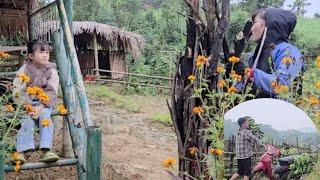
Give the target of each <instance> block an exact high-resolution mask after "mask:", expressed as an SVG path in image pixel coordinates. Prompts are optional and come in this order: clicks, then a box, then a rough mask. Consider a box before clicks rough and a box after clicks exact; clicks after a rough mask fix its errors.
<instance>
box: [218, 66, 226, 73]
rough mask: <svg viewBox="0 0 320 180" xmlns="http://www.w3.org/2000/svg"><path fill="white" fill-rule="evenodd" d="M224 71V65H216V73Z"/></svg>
mask: <svg viewBox="0 0 320 180" xmlns="http://www.w3.org/2000/svg"><path fill="white" fill-rule="evenodd" d="M224 71H225V69H224V67H223V66H218V67H217V73H219V74H221V73H223V72H224Z"/></svg>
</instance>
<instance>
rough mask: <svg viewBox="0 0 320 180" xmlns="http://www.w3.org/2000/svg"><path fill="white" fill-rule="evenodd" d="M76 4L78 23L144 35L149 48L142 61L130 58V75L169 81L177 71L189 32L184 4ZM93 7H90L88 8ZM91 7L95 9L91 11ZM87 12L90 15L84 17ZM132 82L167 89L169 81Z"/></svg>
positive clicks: (125, 0)
mask: <svg viewBox="0 0 320 180" xmlns="http://www.w3.org/2000/svg"><path fill="white" fill-rule="evenodd" d="M82 1H84V0H79V1H77V2H76V1H75V4H74V11H75V19H76V20H95V21H98V22H101V23H106V24H110V25H115V26H117V27H120V28H123V29H125V30H128V31H133V32H136V33H139V34H141V35H142V36H143V37H144V38H145V40H146V45H145V47H144V51H143V53H142V56H141V58H140V59H139V60H133V58H132V57H131V56H130V55H129V56H128V57H127V58H126V59H127V66H128V70H129V72H133V73H139V74H147V75H158V76H164V77H169V76H170V75H171V74H170V67H171V72H173V71H174V67H175V66H174V61H175V60H176V55H177V54H178V53H179V52H181V51H182V50H183V49H184V46H185V37H184V35H183V33H185V32H186V24H185V17H183V16H180V15H178V14H177V12H180V13H184V11H185V4H184V2H183V1H180V0H105V1H103V0H94V1H90V3H87V2H86V3H83V2H82ZM89 6H90V7H89ZM92 7H95V8H93V9H92ZM86 9H90V10H91V11H89V12H86V13H83V11H85V10H86ZM129 81H130V82H139V83H144V82H146V81H147V82H148V83H150V84H157V85H168V82H167V81H159V80H155V79H148V80H145V79H143V78H133V77H132V78H130V79H129ZM128 90H129V91H130V92H138V93H141V92H151V93H153V92H154V91H158V90H156V89H154V88H153V89H150V88H146V87H129V88H128Z"/></svg>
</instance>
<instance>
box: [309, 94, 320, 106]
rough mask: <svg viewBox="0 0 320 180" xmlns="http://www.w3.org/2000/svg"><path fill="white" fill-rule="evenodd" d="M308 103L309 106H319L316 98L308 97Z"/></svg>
mask: <svg viewBox="0 0 320 180" xmlns="http://www.w3.org/2000/svg"><path fill="white" fill-rule="evenodd" d="M309 103H310V105H311V106H315V105H319V104H320V102H319V99H318V98H317V97H316V96H311V97H309Z"/></svg>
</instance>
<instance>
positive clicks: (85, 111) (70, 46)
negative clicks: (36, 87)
mask: <svg viewBox="0 0 320 180" xmlns="http://www.w3.org/2000/svg"><path fill="white" fill-rule="evenodd" d="M57 2H58V3H57V5H58V10H59V16H60V21H61V26H62V29H63V32H64V38H65V40H66V44H65V45H66V47H65V48H66V52H68V53H67V54H68V55H70V61H71V75H72V78H73V81H74V83H75V86H76V91H77V94H78V99H79V103H80V107H81V111H82V117H83V122H84V125H85V127H89V126H93V122H92V120H91V118H90V109H89V104H88V100H87V95H86V92H85V88H84V84H83V80H82V75H81V70H80V65H79V61H78V57H77V52H76V49H75V47H74V42H73V37H72V33H71V30H70V27H69V25H68V19H67V14H66V9H65V6H64V4H63V1H62V0H58V1H57Z"/></svg>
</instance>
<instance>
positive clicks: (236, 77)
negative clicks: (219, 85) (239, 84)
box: [234, 74, 242, 81]
mask: <svg viewBox="0 0 320 180" xmlns="http://www.w3.org/2000/svg"><path fill="white" fill-rule="evenodd" d="M234 79H235V80H236V81H241V80H242V76H241V75H240V74H236V76H235V77H234Z"/></svg>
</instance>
